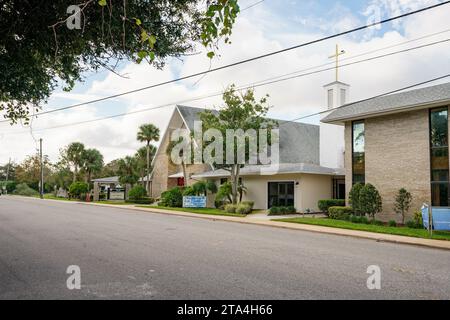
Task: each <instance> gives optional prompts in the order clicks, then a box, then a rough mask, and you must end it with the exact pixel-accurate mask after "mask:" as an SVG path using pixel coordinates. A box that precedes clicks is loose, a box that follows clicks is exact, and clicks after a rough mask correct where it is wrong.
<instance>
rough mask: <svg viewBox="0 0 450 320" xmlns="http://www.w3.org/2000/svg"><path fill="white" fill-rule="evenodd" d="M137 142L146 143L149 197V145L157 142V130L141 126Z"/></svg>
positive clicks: (148, 126)
mask: <svg viewBox="0 0 450 320" xmlns="http://www.w3.org/2000/svg"><path fill="white" fill-rule="evenodd" d="M137 140H138V141H140V142H146V143H147V187H146V189H147V193H148V194H149V195H150V143H151V142H152V141H159V129H158V128H157V127H156V126H154V125H153V124H151V123H149V124H143V125H142V126H140V127H139V131H138V133H137Z"/></svg>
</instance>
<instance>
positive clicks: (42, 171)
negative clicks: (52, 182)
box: [39, 138, 44, 199]
mask: <svg viewBox="0 0 450 320" xmlns="http://www.w3.org/2000/svg"><path fill="white" fill-rule="evenodd" d="M39 156H40V159H41V182H40V184H39V194H40V196H41V199H44V158H43V156H42V138H41V139H39Z"/></svg>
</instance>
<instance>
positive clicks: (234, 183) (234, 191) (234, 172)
mask: <svg viewBox="0 0 450 320" xmlns="http://www.w3.org/2000/svg"><path fill="white" fill-rule="evenodd" d="M238 182H239V165H237V164H234V165H233V166H232V167H231V199H232V202H233V204H237V200H238Z"/></svg>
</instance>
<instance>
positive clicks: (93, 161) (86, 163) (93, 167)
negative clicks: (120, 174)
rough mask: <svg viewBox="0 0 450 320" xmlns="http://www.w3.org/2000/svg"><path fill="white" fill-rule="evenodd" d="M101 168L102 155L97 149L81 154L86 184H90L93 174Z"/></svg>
mask: <svg viewBox="0 0 450 320" xmlns="http://www.w3.org/2000/svg"><path fill="white" fill-rule="evenodd" d="M102 168H103V155H102V154H101V153H100V151H98V150H97V149H87V150H84V152H83V169H84V171H86V173H87V175H86V180H87V181H86V182H87V183H91V177H92V174H93V173H97V172H100V171H101V170H102Z"/></svg>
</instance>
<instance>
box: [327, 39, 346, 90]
mask: <svg viewBox="0 0 450 320" xmlns="http://www.w3.org/2000/svg"><path fill="white" fill-rule="evenodd" d="M343 54H345V50H341V51H339V45H338V44H337V45H336V53H335V54H334V55H332V56H330V59H333V58H336V82H337V81H339V57H340V56H342V55H343Z"/></svg>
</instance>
